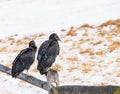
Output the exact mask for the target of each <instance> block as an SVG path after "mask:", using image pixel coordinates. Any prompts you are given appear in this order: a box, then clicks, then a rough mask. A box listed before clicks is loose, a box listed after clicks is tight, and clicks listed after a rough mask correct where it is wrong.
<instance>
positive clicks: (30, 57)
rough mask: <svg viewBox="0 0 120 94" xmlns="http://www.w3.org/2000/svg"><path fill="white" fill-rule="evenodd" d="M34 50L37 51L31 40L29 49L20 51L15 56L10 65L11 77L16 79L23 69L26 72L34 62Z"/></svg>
mask: <svg viewBox="0 0 120 94" xmlns="http://www.w3.org/2000/svg"><path fill="white" fill-rule="evenodd" d="M36 50H37V47H36V44H35V42H34V41H33V40H32V41H30V42H29V47H28V48H26V49H24V50H22V51H21V52H20V53H19V54H18V55H17V57H16V58H15V60H14V61H13V65H12V71H11V74H12V77H17V76H18V75H19V74H20V73H21V72H23V71H24V70H25V69H26V70H28V69H29V68H30V66H31V65H32V64H33V62H34V60H35V53H36Z"/></svg>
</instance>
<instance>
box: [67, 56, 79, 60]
mask: <svg viewBox="0 0 120 94" xmlns="http://www.w3.org/2000/svg"><path fill="white" fill-rule="evenodd" d="M67 59H68V60H69V61H78V57H77V56H74V57H68V58H67Z"/></svg>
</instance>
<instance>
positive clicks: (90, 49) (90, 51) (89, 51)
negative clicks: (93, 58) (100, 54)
mask: <svg viewBox="0 0 120 94" xmlns="http://www.w3.org/2000/svg"><path fill="white" fill-rule="evenodd" d="M85 53H89V54H90V55H94V50H93V49H92V48H87V49H86V50H85V51H80V54H85Z"/></svg>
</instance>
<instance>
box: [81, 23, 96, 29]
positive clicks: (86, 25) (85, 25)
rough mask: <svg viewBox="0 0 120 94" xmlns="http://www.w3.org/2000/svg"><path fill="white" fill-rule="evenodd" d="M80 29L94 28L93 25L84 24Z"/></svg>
mask: <svg viewBox="0 0 120 94" xmlns="http://www.w3.org/2000/svg"><path fill="white" fill-rule="evenodd" d="M80 28H94V27H93V26H92V25H89V24H84V25H82V26H81V27H80Z"/></svg>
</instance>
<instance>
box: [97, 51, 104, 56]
mask: <svg viewBox="0 0 120 94" xmlns="http://www.w3.org/2000/svg"><path fill="white" fill-rule="evenodd" d="M104 54H105V52H104V51H98V52H96V55H104Z"/></svg>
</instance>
